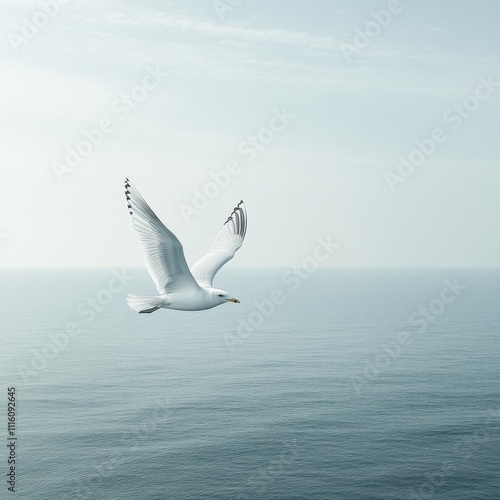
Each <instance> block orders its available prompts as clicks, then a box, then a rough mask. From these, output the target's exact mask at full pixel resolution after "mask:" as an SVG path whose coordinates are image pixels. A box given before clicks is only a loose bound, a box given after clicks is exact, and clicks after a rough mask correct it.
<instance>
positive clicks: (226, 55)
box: [0, 0, 500, 267]
mask: <svg viewBox="0 0 500 500" xmlns="http://www.w3.org/2000/svg"><path fill="white" fill-rule="evenodd" d="M54 2H55V0H45V3H44V2H40V3H39V2H33V1H27V0H22V1H21V0H1V1H0V7H1V15H0V28H1V33H2V36H1V39H0V57H1V63H0V71H1V78H0V111H1V113H0V141H1V143H0V165H1V180H2V182H1V196H0V208H1V210H0V233H1V236H0V238H1V240H0V266H4V267H19V266H21V267H24V266H36V267H46V266H48V267H53V266H70V267H80V266H113V267H116V266H142V265H143V264H142V258H141V255H140V252H139V248H138V244H137V238H136V235H135V233H134V230H133V228H132V224H131V220H130V217H129V215H128V212H127V209H126V204H125V199H124V194H123V179H124V178H125V177H126V176H127V177H129V178H130V180H131V181H132V183H134V184H135V186H136V187H137V188H138V189H139V190H140V191H141V193H142V194H143V196H144V197H145V198H146V200H147V201H148V202H149V203H150V205H151V206H152V208H153V209H154V210H155V211H156V212H157V214H158V215H159V216H160V218H161V219H162V220H163V222H164V223H165V224H166V225H167V226H168V227H169V228H170V229H171V230H172V231H174V233H176V234H177V236H178V237H179V238H180V240H181V241H182V242H183V244H184V248H185V251H186V255H187V259H188V262H191V263H192V262H194V260H195V259H197V258H198V257H200V256H201V255H202V254H203V253H204V252H205V251H206V250H207V249H208V247H209V246H210V244H211V242H212V240H213V238H214V236H215V234H216V232H217V231H218V229H219V227H220V226H221V224H222V223H223V222H224V221H225V219H226V217H227V216H228V215H229V213H230V211H231V210H232V208H233V207H234V206H235V204H236V203H237V202H238V201H239V200H240V199H243V200H245V202H246V204H247V207H248V213H249V230H248V233H247V241H246V242H245V245H244V246H243V248H242V249H241V250H240V251H239V252H238V254H237V256H236V258H235V259H234V261H233V262H232V265H234V266H238V267H240V266H241V267H248V266H266V267H287V266H291V265H294V264H300V263H301V262H302V260H303V259H304V258H306V257H307V256H309V255H311V254H312V253H313V251H314V248H315V246H316V244H317V243H316V242H317V239H318V238H319V237H323V238H326V237H331V238H332V239H334V240H335V241H337V242H338V243H340V244H341V247H340V249H339V250H338V251H337V252H336V253H335V255H334V256H332V258H331V259H329V260H327V261H326V262H324V263H323V265H325V266H339V267H351V266H369V267H375V266H397V267H398V266H498V265H500V236H499V231H498V219H499V213H500V196H499V195H498V190H499V187H500V168H499V164H498V158H499V144H500V142H499V140H498V131H499V116H500V113H499V111H500V65H499V58H498V57H499V56H498V47H499V46H500V32H499V30H498V19H499V16H500V4H499V3H498V2H497V1H494V0H490V1H488V0H483V1H479V2H470V1H457V0H443V1H440V2H436V1H434V0H432V1H431V0H428V1H425V0H418V1H410V0H401V2H399V5H398V1H397V0H373V1H368V0H357V1H352V0H344V1H334V0H314V1H307V2H306V1H305V0H304V1H290V0H272V1H271V0H243V1H241V2H239V5H235V6H234V7H231V3H232V4H238V1H236V0H222V1H220V2H213V1H212V0H196V1H194V0H192V1H191V0H188V1H179V2H168V1H159V0H158V1H156V0H141V1H140V2H139V1H135V2H132V1H127V0H123V1H120V2H118V1H111V0H99V1H98V0H73V1H71V2H63V1H62V0H61V1H60V2H59V3H58V4H57V5H56V6H54ZM214 4H215V5H214ZM42 5H45V11H47V12H48V13H45V12H44V10H43V9H42ZM224 5H226V7H224ZM388 9H391V10H392V12H389V11H388ZM380 11H384V12H380ZM377 12H378V13H379V14H377ZM497 82H499V83H497ZM98 127H101V129H102V131H101V132H96V131H95V129H96V128H98ZM252 137H253V139H252ZM90 140H92V141H94V143H95V144H92V143H91V142H90ZM416 141H420V142H419V145H417V142H416ZM422 150H423V152H422ZM69 151H72V153H69ZM78 151H80V152H81V153H82V154H81V155H79V153H78ZM75 152H76V155H75ZM78 155H79V156H78ZM84 155H85V156H84ZM75 158H76V159H75ZM78 158H80V159H78ZM403 158H405V159H406V160H407V161H408V163H405V162H403ZM400 164H403V166H400ZM222 171H226V173H220V172H222ZM228 171H229V173H227V172H228ZM217 173H218V174H217ZM216 174H217V175H218V181H219V183H221V184H223V185H224V187H222V188H221V187H217V186H216V184H214V181H213V179H212V177H213V176H215V175H216ZM196 190H199V192H201V193H203V192H204V191H205V193H208V194H209V196H211V198H209V199H204V198H203V197H202V196H201V195H200V194H198V195H197V197H196V199H195V200H193V198H194V197H195V194H196V193H198V191H196ZM203 204H205V205H206V206H205V207H204V206H203Z"/></svg>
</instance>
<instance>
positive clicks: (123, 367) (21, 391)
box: [0, 269, 500, 500]
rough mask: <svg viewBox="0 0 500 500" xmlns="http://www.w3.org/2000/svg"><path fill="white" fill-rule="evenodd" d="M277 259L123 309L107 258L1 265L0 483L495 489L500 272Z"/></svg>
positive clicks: (103, 495)
mask: <svg viewBox="0 0 500 500" xmlns="http://www.w3.org/2000/svg"><path fill="white" fill-rule="evenodd" d="M117 271H118V273H119V274H121V270H117ZM127 273H128V275H129V277H128V278H127V276H125V277H123V276H122V280H123V282H124V283H126V282H127V281H128V280H129V284H128V285H127V290H128V291H133V292H139V293H141V292H142V293H148V292H149V293H152V292H154V290H153V286H152V284H151V283H150V281H149V278H148V277H147V275H146V274H145V273H144V271H143V270H137V269H133V270H128V271H127ZM130 278H133V279H130ZM283 278H285V280H283ZM287 278H289V276H288V275H284V271H283V270H258V271H255V270H252V271H250V270H234V269H228V270H225V272H224V273H221V275H220V277H219V279H218V281H217V285H218V286H220V287H222V288H225V289H226V290H228V291H229V292H230V293H231V294H233V295H234V296H236V297H238V298H239V299H241V302H242V303H241V304H240V305H236V304H227V305H224V306H221V307H218V308H216V309H213V310H210V311H205V312H197V313H184V312H176V311H164V310H162V311H159V312H156V313H154V314H152V315H137V314H135V313H134V312H133V311H131V310H130V309H129V308H128V307H127V305H126V303H125V300H124V299H125V296H126V291H127V290H122V291H120V288H122V287H123V285H121V284H120V281H119V280H117V279H116V278H115V277H114V275H113V274H112V272H111V270H91V271H81V270H78V271H77V270H75V271H71V270H70V271H60V270H57V271H55V270H43V271H42V270H37V271H27V270H26V271H19V270H12V271H1V273H0V279H1V287H0V312H1V314H0V317H1V323H2V330H1V331H2V333H1V344H0V346H1V347H0V349H1V351H0V370H1V371H0V376H1V384H2V387H1V390H2V393H3V396H2V398H3V400H4V403H2V404H1V406H2V407H3V408H4V412H3V413H4V416H3V417H0V429H1V431H0V435H1V436H2V442H3V443H5V440H6V427H7V423H6V415H5V408H6V404H7V394H6V392H7V387H10V386H15V387H16V390H17V391H16V392H17V429H16V432H17V436H18V445H17V464H16V466H17V469H16V474H17V493H16V495H12V494H9V492H8V491H7V483H6V472H7V464H6V461H7V448H6V447H5V446H4V445H2V450H3V451H2V452H0V454H1V455H2V456H0V463H1V464H2V466H1V467H0V469H2V478H4V479H2V484H1V486H0V498H19V499H30V500H32V499H33V500H59V499H74V498H82V499H83V498H88V499H106V500H115V499H116V500H142V499H144V500H153V499H175V500H177V499H179V500H181V499H218V500H224V499H228V500H229V499H231V500H235V499H237V500H238V499H240V500H241V499H290V500H292V499H321V500H327V499H328V500H329V499H347V500H359V499H367V500H368V499H384V500H390V499H411V498H439V499H453V500H461V499H464V500H466V499H467V500H470V499H495V498H496V499H499V498H500V394H499V383H498V382H499V377H500V362H499V353H500V310H499V304H500V271H499V270H498V269H483V270H472V269H465V270H463V269H462V270H454V269H439V270H331V271H330V270H329V271H317V272H316V273H314V274H313V275H311V277H309V278H308V279H307V280H305V281H302V282H296V281H292V280H290V279H287ZM110 280H111V281H110ZM446 280H448V281H446ZM299 283H300V286H299V288H298V289H295V286H297V285H298V284H299ZM465 287H466V288H465ZM273 291H274V292H273ZM89 298H90V299H91V301H92V300H95V302H94V306H92V305H88V304H87V300H88V299H89ZM271 298H274V299H275V302H282V303H279V304H278V303H274V304H273V303H272V302H271V301H270V300H271ZM276 299H278V300H276ZM255 301H257V302H258V303H259V306H258V307H257V306H256V305H255ZM271 304H272V305H271ZM259 309H260V310H261V311H262V312H260V311H259ZM242 325H243V326H242ZM252 325H253V326H252ZM65 329H66V330H67V331H68V332H69V334H64V333H63V332H64V331H65ZM75 332H79V333H78V334H76V333H75Z"/></svg>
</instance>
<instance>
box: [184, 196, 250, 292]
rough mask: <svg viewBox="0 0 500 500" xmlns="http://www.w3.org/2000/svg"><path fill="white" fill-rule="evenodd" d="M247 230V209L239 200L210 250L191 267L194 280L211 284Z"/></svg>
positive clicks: (239, 244)
mask: <svg viewBox="0 0 500 500" xmlns="http://www.w3.org/2000/svg"><path fill="white" fill-rule="evenodd" d="M246 232H247V211H246V208H245V204H244V203H243V202H242V201H240V202H239V203H238V206H237V207H236V208H235V209H234V211H233V213H232V214H231V215H230V216H229V218H228V219H227V221H226V222H225V223H224V225H223V226H222V229H221V230H220V231H219V234H218V235H217V236H216V238H215V241H214V242H213V244H212V246H211V247H210V250H209V251H208V253H207V255H205V257H202V258H201V259H200V260H199V261H198V262H196V264H195V265H194V266H193V267H192V268H191V273H192V274H193V276H194V277H195V279H196V281H197V282H198V283H199V284H200V285H201V286H205V287H207V286H208V287H210V286H212V282H213V280H214V276H215V275H216V274H217V271H218V270H219V269H220V268H221V267H222V266H223V265H224V264H225V263H226V262H229V261H230V260H231V259H232V258H233V257H234V254H235V253H236V250H238V248H240V247H241V245H242V244H243V240H244V239H245V234H246Z"/></svg>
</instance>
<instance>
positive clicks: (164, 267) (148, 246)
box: [125, 179, 198, 294]
mask: <svg viewBox="0 0 500 500" xmlns="http://www.w3.org/2000/svg"><path fill="white" fill-rule="evenodd" d="M125 195H126V197H127V202H128V209H129V212H130V215H131V216H132V220H133V223H134V228H135V230H136V231H137V234H138V235H139V241H140V245H141V250H142V253H143V255H144V259H145V261H146V267H147V269H148V271H149V274H150V275H151V278H153V281H154V282H155V284H156V288H158V292H160V293H161V294H164V293H167V292H172V291H174V290H175V291H180V290H186V289H189V288H198V284H197V283H196V280H195V279H194V278H193V275H192V274H191V271H190V270H189V268H188V265H187V263H186V257H185V256H184V250H183V248H182V244H181V242H180V241H179V240H178V239H177V237H176V236H175V234H174V233H172V231H170V230H169V229H168V228H167V227H165V225H164V224H163V223H162V222H161V220H160V219H159V218H158V217H157V216H156V214H155V213H154V212H153V210H151V208H150V206H149V205H148V204H147V203H146V202H145V201H144V198H143V197H142V196H141V195H140V194H139V191H137V189H135V188H134V186H132V184H130V182H129V180H128V179H125Z"/></svg>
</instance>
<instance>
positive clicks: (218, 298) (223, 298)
mask: <svg viewBox="0 0 500 500" xmlns="http://www.w3.org/2000/svg"><path fill="white" fill-rule="evenodd" d="M211 292H212V296H213V297H214V300H215V302H217V303H218V304H224V302H234V303H235V304H239V303H240V301H239V300H238V299H235V298H233V297H231V295H229V294H228V293H227V292H226V291H224V290H219V289H217V288H212V290H211Z"/></svg>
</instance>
